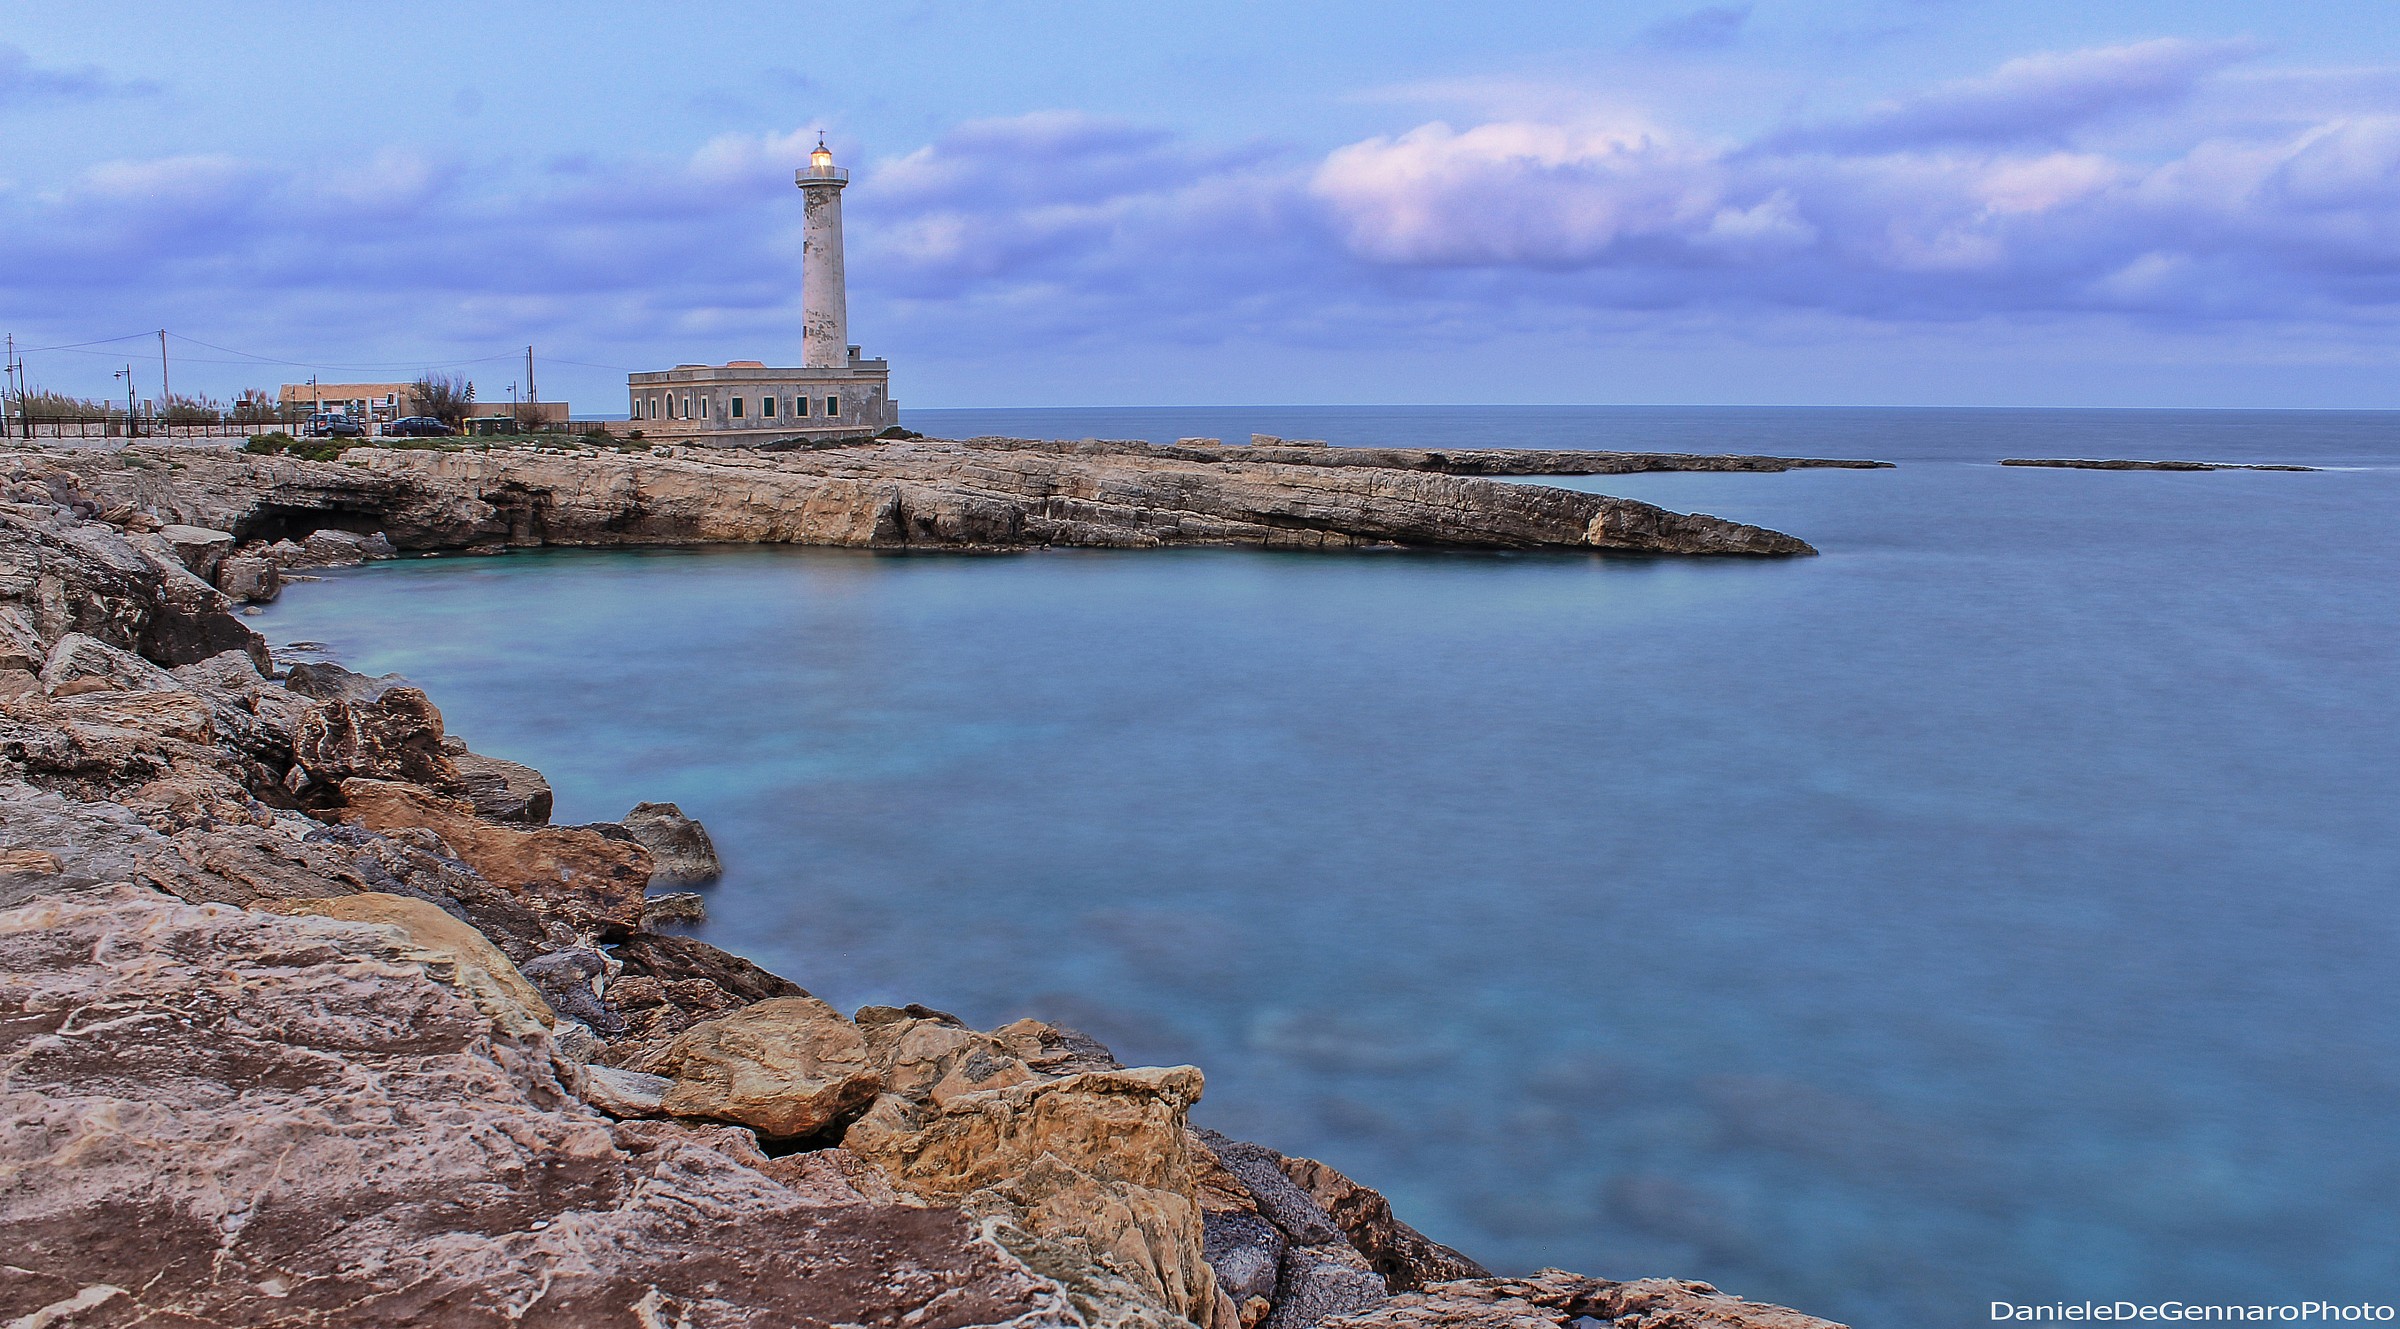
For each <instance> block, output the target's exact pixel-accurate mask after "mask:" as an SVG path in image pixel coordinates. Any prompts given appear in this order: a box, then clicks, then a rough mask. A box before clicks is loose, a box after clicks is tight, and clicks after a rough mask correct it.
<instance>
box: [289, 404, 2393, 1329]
mask: <svg viewBox="0 0 2400 1329" xmlns="http://www.w3.org/2000/svg"><path fill="white" fill-rule="evenodd" d="M911 423H912V425H914V426H915V427H917V428H920V429H929V430H936V431H939V432H943V433H981V432H994V433H1024V434H1052V435H1060V436H1072V437H1081V436H1086V435H1097V436H1105V437H1153V438H1158V437H1163V438H1173V437H1177V436H1180V435H1185V434H1195V433H1200V434H1219V435H1225V436H1232V435H1236V434H1237V433H1238V434H1239V435H1242V436H1246V435H1247V433H1248V432H1250V430H1252V429H1258V430H1262V431H1265V432H1274V433H1282V434H1287V435H1293V436H1308V437H1329V438H1332V439H1334V440H1335V441H1336V442H1371V441H1392V442H1412V441H1415V442H1428V443H1445V444H1458V443H1463V442H1474V441H1489V442H1495V443H1502V442H1518V443H1534V444H1547V445H1592V446H1609V447H1657V448H1728V449H1740V450H1754V451H1767V452H1784V453H1818V454H1830V455H1851V456H1877V457H1885V458H1890V459H1894V460H1898V461H1901V462H1902V463H1903V465H1902V466H1901V467H1900V468H1899V469H1897V470H1891V471H1865V472H1850V471H1832V472H1794V473H1789V474H1783V475H1697V474H1694V475H1654V476H1631V477H1610V478H1607V479H1605V480H1596V481H1571V482H1568V483H1573V484H1576V485H1579V486H1582V487H1589V488H1595V489H1602V490H1605V491H1607V492H1612V493H1621V494H1626V495H1629V496H1632V497H1636V498H1643V499H1648V500H1651V501H1654V502H1659V503H1662V504H1666V505H1669V506H1672V507H1677V508H1683V509H1698V510H1703V511H1709V512H1715V513H1718V514H1720V515H1723V516H1727V517H1733V518H1738V519H1741V520H1745V521H1754V522H1761V523H1764V524H1767V525H1770V526H1775V527H1778V528H1781V529H1784V530H1789V531H1792V532H1794V533H1797V534H1799V535H1802V536H1804V537H1806V538H1807V539H1809V540H1811V541H1812V542H1814V543H1816V544H1817V545H1819V546H1820V547H1821V548H1822V549H1823V550H1824V551H1825V552H1824V556H1823V557H1821V558H1816V559H1804V560H1791V561H1777V562H1735V561H1726V562H1712V561H1697V560H1668V559H1632V558H1602V557H1585V556H1557V555H1476V554H1438V555H1437V554H1413V553H1374V554H1356V555H1273V554H1260V553H1249V552H1237V551H1208V550H1194V551H1169V552H1149V553H1127V552H1101V551H1053V552H1044V553H1034V554H1024V555H1013V556H984V557H969V556H939V555H880V556H879V555H871V554H866V553H860V552H849V551H830V550H789V549H767V550H714V551H619V552H607V553H590V552H567V551H558V552H543V553H533V554H512V555H509V556H507V557H504V558H495V559H451V560H431V561H403V562H399V563H391V564H382V565H378V566H375V567H371V568H366V569H361V570H358V571H355V572H351V573H345V574H339V575H337V576H336V577H335V578H333V579H332V580H331V581H329V582H328V584H325V585H322V586H301V587H298V588H295V589H294V590H292V591H291V592H289V593H287V594H286V596H285V597H284V600H283V601H282V602H281V603H280V604H278V605H276V606H275V607H274V608H273V609H271V610H270V611H269V613H268V614H267V615H266V616H265V617H263V618H262V619H260V620H259V626H260V627H261V629H262V630H263V631H265V632H266V633H267V635H268V636H269V637H270V638H271V639H273V640H275V641H277V642H283V641H288V640H297V639H307V640H316V641H323V642H326V643H329V644H330V645H331V646H332V648H333V649H334V650H335V652H336V653H337V654H338V655H339V656H340V657H341V658H343V659H344V660H346V661H347V662H348V663H350V664H351V665H353V666H354V667H357V668H362V669H367V670H370V671H375V672H381V671H384V670H395V669H396V670H399V671H401V672H403V673H405V674H407V675H409V676H410V677H412V678H413V679H416V680H417V681H419V682H421V683H423V684H424V685H425V686H426V687H427V688H428V689H429V690H430V691H431V692H432V693H433V695H434V696H435V698H436V699H437V701H439V702H440V703H441V705H442V706H443V707H444V710H445V712H446V714H447V715H448V716H449V719H450V722H451V726H452V728H453V730H454V731H455V732H458V733H460V734H463V735H465V736H466V737H467V738H469V739H470V740H471V741H473V742H474V744H475V745H476V747H477V748H478V749H480V750H483V751H488V752H493V753H497V754H500V755H505V756H510V757H515V758H519V759H522V760H525V761H529V762H532V763H534V764H536V765H538V766H540V767H541V768H542V769H543V770H545V771H546V772H548V773H549V775H550V777H551V778H552V780H553V781H554V782H555V783H556V784H557V786H558V790H559V811H560V817H561V819H562V820H584V819H597V818H605V817H613V816H616V815H620V814H622V813H623V812H624V811H625V810H626V809H627V808H628V807H630V806H631V805H632V804H633V803H634V802H635V801H636V800H639V799H644V798H653V799H673V800H675V801H678V802H680V803H681V804H682V805H683V806H684V807H685V809H686V810H688V811H690V812H692V813H694V814H695V815H698V816H700V817H701V818H703V819H704V820H705V821H706V822H707V823H708V825H709V826H710V828H711V829H712V831H713V832H714V833H715V835H716V838H717V841H718V843H719V845H720V846H721V848H722V849H723V850H724V852H725V857H726V859H727V862H728V864H729V872H728V875H727V877H726V879H725V880H724V881H723V883H721V884H720V885H718V886H715V887H713V888H711V889H710V903H709V907H710V910H711V920H710V922H709V923H708V924H707V925H706V926H705V927H704V928H703V929H702V930H701V935H703V936H705V937H707V938H708V939H710V940H712V941H715V942H717V943H719V944H721V945H725V946H728V947H730V948H732V949H734V950H737V951H740V952H742V953H744V954H747V955H750V956H753V957H755V958H757V959H758V960H760V961H762V962H763V963H766V964H768V965H769V966H770V967H773V968H775V969H778V970H780V971H782V972H785V973H788V974H790V975H792V976H794V977H795V978H797V979H798V980H800V981H801V982H802V983H804V984H806V985H807V986H809V987H810V988H811V989H812V990H814V991H816V992H818V993H819V994H821V995H824V996H826V997H827V998H828V999H830V1000H832V1001H834V1002H835V1003H836V1004H837V1005H844V1006H853V1005H860V1004H865V1003H868V1002H882V1001H906V1000H916V1001H923V1002H927V1003H929V1004H932V1005H937V1006H943V1007H946V1008H949V1009H952V1010H955V1011H958V1012H959V1013H960V1014H962V1015H965V1016H967V1017H968V1018H970V1019H972V1020H975V1021H977V1022H979V1023H984V1024H990V1023H997V1022H1000V1021H1005V1020H1008V1019H1013V1018H1015V1017H1017V1016H1020V1015H1025V1014H1036V1015H1042V1016H1045V1017H1048V1018H1053V1019H1058V1020H1062V1021H1065V1022H1068V1023H1073V1024H1077V1025H1081V1026H1083V1027H1086V1028H1088V1029H1090V1030H1091V1031H1092V1032H1093V1033H1095V1034H1097V1035H1099V1036H1100V1037H1102V1038H1103V1039H1105V1040H1106V1041H1108V1042H1109V1043H1110V1044H1111V1045H1112V1046H1114V1047H1115V1048H1116V1049H1117V1051H1118V1052H1119V1053H1120V1055H1122V1056H1124V1057H1126V1058H1127V1059H1128V1060H1138V1061H1147V1062H1178V1061H1191V1062H1195V1063H1197V1064H1199V1065H1201V1066H1203V1067H1205V1068H1206V1069H1207V1071H1208V1075H1209V1089H1208V1095H1207V1099H1206V1101H1205V1102H1204V1103H1203V1104H1202V1105H1201V1107H1200V1109H1199V1116H1200V1117H1201V1119H1202V1120H1203V1122H1204V1123H1205V1124H1208V1125H1213V1126H1215V1127H1217V1128H1219V1129H1222V1130H1225V1131H1227V1132H1229V1133H1231V1134H1235V1135H1247V1136H1253V1137H1256V1138H1259V1139H1262V1140H1265V1141H1268V1142H1270V1143H1272V1144H1274V1145H1276V1146H1277V1147H1279V1148H1282V1149H1285V1150H1287V1151H1289V1152H1295V1153H1304V1154H1312V1155H1316V1156H1319V1157H1323V1158H1326V1159H1328V1160H1330V1161H1332V1162H1334V1163H1335V1164H1336V1165H1338V1166H1340V1167H1342V1168H1343V1169H1344V1170H1346V1171H1348V1172H1350V1173H1352V1174H1353V1175H1355V1176H1357V1177H1359V1178H1360V1179H1361V1180H1364V1181H1366V1182H1368V1183H1370V1184H1373V1185H1376V1186H1378V1187H1380V1188H1382V1189H1383V1190H1385V1191H1386V1192H1388V1193H1389V1194H1390V1195H1391V1196H1392V1198H1393V1200H1394V1202H1395V1204H1396V1205H1398V1206H1399V1208H1400V1210H1401V1212H1402V1214H1403V1215H1404V1216H1406V1217H1408V1218H1409V1219H1410V1220H1411V1221H1413V1222H1415V1223H1417V1224H1418V1225H1419V1226H1421V1227H1423V1228H1425V1229H1426V1230H1427V1231H1428V1232H1430V1233H1432V1234H1433V1235H1435V1236H1436V1237H1438V1238H1440V1239H1442V1240H1445V1241H1449V1242H1451V1243H1453V1244H1456V1245H1459V1246H1461V1247H1463V1248H1465V1249H1467V1250H1469V1251H1470V1252H1472V1253H1474V1254H1476V1255H1477V1256H1479V1257H1480V1258H1482V1259H1484V1260H1485V1261H1487V1262H1489V1263H1492V1264H1495V1265H1498V1266H1504V1267H1510V1268H1530V1267H1534V1266H1537V1265H1543V1264H1555V1265H1562V1266H1566V1267H1571V1268H1578V1269H1583V1270H1587V1271H1590V1272H1594V1273H1599V1274H1603V1275H1608V1276H1616V1277H1631V1276H1637V1275H1643V1274H1675V1275H1680V1276H1687V1277H1700V1278H1706V1279H1709V1280H1711V1281H1714V1282H1717V1283H1719V1284H1720V1285H1722V1286H1725V1287H1728V1288H1730V1289H1733V1290H1736V1291H1739V1292H1741V1293H1743V1294H1745V1295H1749V1296H1754V1297H1762V1298H1767V1299H1771V1300H1780V1301H1785V1302H1789V1303H1793V1304H1797V1305H1801V1306H1804V1307H1807V1308H1809V1309H1812V1310H1814V1311H1817V1312H1819V1313H1821V1314H1827V1315H1831V1316H1834V1317H1836V1318H1842V1319H1846V1320H1849V1321H1850V1322H1852V1323H1854V1324H1857V1325H1860V1326H1869V1325H1876V1326H1909V1327H1917V1326H1926V1327H1940V1326H1950V1325H1970V1324H1981V1323H1987V1322H1988V1319H1987V1315H1988V1311H1987V1307H1988V1303H1989V1302H1990V1301H1992V1300H1995V1299H1998V1300H2008V1301H2012V1302H2046V1301H2054V1300H2062V1299H2081V1298H2085V1297H2091V1298H2096V1299H2111V1300H2113V1299H2116V1298H2120V1297H2122V1298H2132V1299H2137V1300H2146V1299H2165V1298H2181V1299H2186V1300H2220V1299H2221V1300H2231V1301H2260V1300H2266V1301H2288V1300H2293V1299H2297V1298H2304V1297H2318V1298H2324V1299H2328V1300H2336V1301H2339V1300H2345V1299H2347V1300H2356V1299H2359V1298H2374V1299H2377V1300H2383V1301H2390V1300H2393V1299H2394V1298H2395V1296H2396V1295H2400V1207H2396V1206H2395V1205H2394V1204H2393V1203H2392V1199H2391V1197H2392V1196H2393V1195H2395V1194H2400V1130H2395V1128H2394V1127H2393V1125H2392V1120H2393V1104H2394V1102H2395V1101H2396V1099H2400V964H2395V962H2394V959H2393V956H2394V952H2395V943H2396V942H2400V914H2396V912H2395V909H2394V902H2395V894H2396V890H2395V888H2396V887H2400V817H2395V815H2394V814H2395V811H2396V810H2400V797H2396V796H2395V794H2394V792H2393V791H2394V790H2395V789H2396V788H2400V696H2396V695H2395V691H2396V690H2395V687H2394V680H2395V678H2396V677H2400V670H2396V668H2395V666H2396V664H2400V614H2395V612H2394V611H2395V610H2396V609H2400V594H2395V591H2394V585H2395V581H2394V574H2395V572H2396V571H2400V558H2396V555H2400V535H2396V534H2395V526H2394V520H2393V518H2394V514H2395V513H2400V420H2396V419H2395V417H2392V416H2388V415H2371V414H2360V415H2336V414H2326V413H2312V414H2297V413H2122V412H1937V411H1871V412H1833V411H1800V412H1772V411H1686V412H1675V411H1666V410H1644V411H1611V410H1599V409H1592V408H1555V409H1551V410H1531V409H1528V410H1522V411H1484V412H1481V413H1477V412H1474V411H1468V410H1465V409H1464V408H1462V409H1460V410H1458V411H1422V410H1402V409H1397V408H1395V409H1393V410H1388V411H1375V410H1363V409H1360V410H1336V409H1330V408H1328V409H1321V410H1317V411H1313V412H1312V411H1296V410H1291V411H1281V412H1277V411H1266V410H1261V411H1255V412H1247V413H1244V412H1224V413H1220V412H1206V411H1200V412H1174V411H1164V410H1157V411H1141V412H1088V413H1072V412H980V413H969V412H923V413H917V414H915V415H912V416H911ZM1237 426H1238V429H1237ZM2022 455H2038V456H2057V455H2119V456H2128V455H2130V456H2173V457H2212V458H2219V459H2226V460H2266V461H2278V460H2303V461H2309V462H2313V463H2319V464H2330V465H2339V466H2343V467H2347V468H2351V469H2342V470H2332V471H2326V472H2323V473H2317V474H2288V473H2230V472H2228V473H2213V474H2202V475H2190V474H2154V473H2089V472H2056V471H2027V470H2018V469H2002V468H1999V467H1997V466H1993V465H1990V464H1989V462H1990V461H1991V460H1993V459H1996V458H1998V457H2001V456H2022Z"/></svg>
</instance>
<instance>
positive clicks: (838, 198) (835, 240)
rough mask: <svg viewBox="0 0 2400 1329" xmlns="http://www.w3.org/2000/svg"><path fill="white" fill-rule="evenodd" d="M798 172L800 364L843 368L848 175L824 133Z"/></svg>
mask: <svg viewBox="0 0 2400 1329" xmlns="http://www.w3.org/2000/svg"><path fill="white" fill-rule="evenodd" d="M795 174H796V179H797V182H798V184H799V186H800V195H801V197H802V198H804V199H806V200H807V202H806V205H805V206H806V209H807V211H806V215H805V218H804V220H803V222H802V230H801V241H800V364H801V367H802V368H805V369H840V368H844V367H846V366H848V365H849V363H850V309H849V301H848V298H847V297H846V295H845V294H844V290H843V286H844V283H843V279H842V187H843V186H844V185H847V184H849V183H850V173H849V172H848V171H846V170H843V169H842V168H841V167H839V166H836V165H834V164H833V153H832V152H831V151H829V150H828V149H827V148H826V147H825V136H824V135H823V134H819V135H817V150H816V151H815V152H812V153H810V154H808V165H806V166H803V167H801V168H800V169H799V171H798V172H796V173H795Z"/></svg>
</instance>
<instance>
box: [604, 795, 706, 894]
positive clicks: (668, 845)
mask: <svg viewBox="0 0 2400 1329" xmlns="http://www.w3.org/2000/svg"><path fill="white" fill-rule="evenodd" d="M619 824H621V825H622V826H624V828H625V829H626V830H628V831H631V832H633V838H634V839H636V840H639V841H641V842H642V847H643V848H644V849H647V850H649V851H650V855H651V857H652V858H653V859H655V860H656V861H657V863H658V868H657V873H658V875H657V876H656V877H654V878H653V880H655V881H657V882H658V883H659V884H660V885H682V884H697V883H699V882H705V881H715V880H716V879H717V878H718V877H720V876H722V875H724V871H725V867H724V864H722V863H719V862H718V861H717V847H716V845H715V844H714V843H712V842H711V841H710V840H709V838H708V830H707V828H706V827H703V826H702V825H701V824H700V823H699V822H696V821H694V820H692V819H691V818H690V817H687V816H685V815H683V809H682V808H679V807H677V806H675V805H674V804H673V803H637V804H635V805H634V808H633V811H631V812H628V813H626V814H625V819H624V821H623V822H621V823H619Z"/></svg>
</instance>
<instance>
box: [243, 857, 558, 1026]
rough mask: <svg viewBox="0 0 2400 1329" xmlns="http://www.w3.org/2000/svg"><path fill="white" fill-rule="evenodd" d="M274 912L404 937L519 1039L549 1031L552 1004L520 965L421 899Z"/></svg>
mask: <svg viewBox="0 0 2400 1329" xmlns="http://www.w3.org/2000/svg"><path fill="white" fill-rule="evenodd" d="M268 907H269V908H271V909H272V910H273V911H274V912H277V913H286V914H313V915H316V916H318V917H320V918H337V919H340V920H342V921H343V922H346V923H372V924H376V925H378V926H382V927H388V928H392V929H394V930H396V931H398V932H399V933H400V934H401V935H402V936H404V937H406V938H407V940H408V943H409V945H410V946H411V947H413V948H414V953H416V954H420V955H423V956H428V957H432V958H433V959H435V960H436V961H437V962H440V963H446V964H448V965H449V966H450V969H451V973H450V974H449V975H448V981H449V982H450V983H451V985H452V986H454V987H457V988H458V989H460V990H461V991H463V992H465V993H466V994H467V996H468V998H469V999H470V1000H472V1001H473V1002H474V1003H475V1005H476V1006H477V1007H478V1008H480V1009H481V1010H482V1011H483V1013H484V1014H485V1015H488V1016H490V1017H492V1020H493V1021H494V1022H495V1023H497V1024H498V1025H499V1026H500V1027H501V1028H503V1029H505V1030H507V1031H509V1032H510V1033H513V1034H518V1035H531V1034H534V1033H537V1032H539V1031H541V1030H545V1029H548V1028H549V1027H550V1026H551V1025H552V1024H553V1023H554V1022H555V1021H554V1019H553V1017H552V1015H551V1013H550V1005H549V1003H548V1002H546V1001H544V1000H542V994H541V992H540V991H539V990H537V989H536V988H535V987H534V986H533V984H531V983H528V982H526V981H525V976H524V975H522V974H520V973H518V972H517V967H516V966H515V965H513V964H511V963H509V960H508V957H507V956H505V955H502V954H501V953H500V950H499V948H498V947H496V946H494V945H492V943H491V941H490V940H489V939H488V938H486V937H485V936H484V935H483V934H482V933H480V932H478V931H476V930H475V929H474V928H472V927H469V926H468V925H467V924H465V923H463V922H460V921H459V920H458V919H455V918H452V917H451V916H450V915H448V914H446V913H443V912H442V911H441V910H440V909H439V908H436V907H435V906H433V905H431V904H428V903H427V902H425V901H423V900H412V899H410V898H408V897H407V896H404V895H385V894H382V893H380V892H374V891H361V892H359V893H357V894H354V895H337V896H329V897H326V898H322V899H316V900H289V901H283V902H280V903H277V904H274V905H270V906H268Z"/></svg>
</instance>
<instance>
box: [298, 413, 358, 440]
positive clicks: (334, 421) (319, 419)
mask: <svg viewBox="0 0 2400 1329" xmlns="http://www.w3.org/2000/svg"><path fill="white" fill-rule="evenodd" d="M300 432H301V434H302V435H303V436H304V437H307V438H365V437H366V435H367V429H366V426H364V425H362V424H360V423H359V422H358V421H356V420H353V419H351V418H350V417H349V416H346V415H320V416H316V417H313V418H312V419H310V420H309V422H308V424H307V426H306V427H305V428H303V429H302V430H301V431H300Z"/></svg>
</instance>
